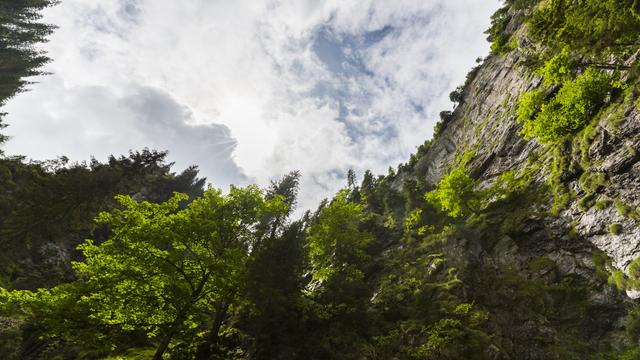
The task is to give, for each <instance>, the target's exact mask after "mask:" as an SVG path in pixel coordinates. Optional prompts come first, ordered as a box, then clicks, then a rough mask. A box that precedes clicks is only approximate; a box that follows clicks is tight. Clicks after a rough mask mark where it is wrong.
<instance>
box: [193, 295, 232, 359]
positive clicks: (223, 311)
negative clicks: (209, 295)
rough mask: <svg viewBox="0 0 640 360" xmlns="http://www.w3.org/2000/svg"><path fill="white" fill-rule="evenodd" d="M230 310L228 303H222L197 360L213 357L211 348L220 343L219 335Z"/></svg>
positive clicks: (197, 353) (198, 350) (199, 346)
mask: <svg viewBox="0 0 640 360" xmlns="http://www.w3.org/2000/svg"><path fill="white" fill-rule="evenodd" d="M228 309H229V305H228V304H227V302H226V301H222V302H221V303H220V307H219V309H218V311H217V312H216V317H215V319H214V321H213V325H211V329H210V330H209V335H207V338H206V340H205V341H204V342H203V343H201V344H200V345H198V349H197V350H196V357H195V359H196V360H209V358H210V357H211V348H212V347H213V346H214V345H216V344H217V343H218V333H219V332H220V328H221V327H222V323H223V322H224V318H225V317H226V316H227V310H228Z"/></svg>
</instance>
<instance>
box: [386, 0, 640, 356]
mask: <svg viewBox="0 0 640 360" xmlns="http://www.w3.org/2000/svg"><path fill="white" fill-rule="evenodd" d="M506 9H507V10H508V11H509V14H510V15H509V19H510V20H511V21H510V22H509V23H508V24H507V25H506V26H505V28H507V30H505V31H507V32H508V33H509V34H510V35H511V37H512V39H511V40H512V42H513V43H516V44H517V46H514V49H511V50H509V51H506V52H503V53H502V54H492V55H490V56H489V57H487V58H486V59H485V60H484V62H483V63H482V64H481V65H479V66H478V67H477V68H476V69H474V70H473V71H472V73H470V75H469V78H468V81H467V83H466V84H465V86H464V88H461V89H459V90H458V91H459V94H458V95H459V96H461V97H462V100H461V101H460V103H459V104H458V105H457V107H456V108H455V110H454V111H453V113H452V114H451V115H450V116H445V118H444V124H442V125H441V126H442V127H441V129H440V131H439V133H438V134H437V136H436V137H435V139H434V140H433V141H431V142H430V143H427V144H426V145H425V147H424V148H423V149H421V150H420V151H419V153H418V156H416V157H415V158H414V159H413V161H412V162H410V163H409V164H408V165H404V166H401V167H400V169H399V171H398V174H397V175H395V176H394V177H393V180H392V187H393V188H395V189H398V190H400V189H402V188H403V187H404V188H406V183H407V181H409V180H412V181H417V182H424V183H425V184H426V185H425V187H426V188H427V189H431V188H433V187H434V186H436V185H437V184H438V182H439V181H440V180H441V179H442V178H443V177H444V176H445V175H447V174H448V173H449V172H450V171H452V169H455V168H456V167H459V166H463V167H464V168H465V169H466V170H467V171H468V173H469V175H470V176H471V177H472V178H474V179H477V180H478V185H477V188H478V189H488V188H491V186H493V185H494V184H495V183H496V181H497V180H498V179H499V177H500V175H502V174H504V173H505V172H509V171H512V172H514V173H515V174H520V175H524V174H526V176H527V177H528V178H529V181H530V183H529V184H528V185H527V189H528V190H527V191H528V192H529V193H530V194H533V193H536V192H537V194H538V195H535V196H534V198H533V199H532V198H526V197H525V198H520V199H519V200H515V201H514V202H512V203H510V204H506V205H505V204H498V206H497V207H492V206H489V207H488V208H487V209H486V210H485V211H484V212H483V215H482V216H481V217H482V220H480V221H479V220H477V219H476V220H471V221H467V224H466V225H465V226H467V227H468V232H467V233H466V234H463V235H460V234H456V235H455V236H453V237H450V236H447V235H444V236H443V238H446V240H445V241H446V243H447V245H445V246H444V247H443V249H444V250H443V253H444V254H445V256H446V257H447V259H448V261H449V262H450V263H451V264H453V265H455V268H456V269H457V271H458V272H459V277H460V278H461V279H462V280H463V282H464V284H465V285H464V292H465V295H466V296H467V297H468V298H469V299H471V300H470V301H473V302H474V303H475V304H477V305H480V306H482V307H484V308H485V309H487V310H488V311H489V313H490V314H492V315H491V318H490V322H491V323H492V324H491V326H490V327H491V330H490V331H489V332H490V333H491V334H492V335H494V336H495V339H499V340H497V342H496V344H497V345H496V346H497V347H496V352H495V358H502V356H504V358H514V359H515V358H517V359H550V358H558V359H561V358H562V359H565V358H577V357H579V356H580V355H578V354H580V353H582V354H583V355H587V354H588V356H594V357H595V356H597V355H595V354H596V353H597V352H600V351H602V352H607V351H609V350H611V349H622V348H623V347H625V344H628V341H629V340H628V339H627V336H626V335H625V328H627V329H626V331H627V333H628V332H629V329H628V324H629V322H631V321H633V320H632V319H631V318H630V317H629V316H628V309H630V308H631V307H632V306H633V304H634V301H633V300H632V298H633V297H635V296H636V294H637V293H636V292H635V291H634V290H633V289H632V287H630V286H626V290H627V292H626V295H627V296H625V292H624V291H622V290H624V288H625V285H624V283H625V282H624V280H620V279H624V278H625V277H626V276H625V275H623V273H624V274H628V273H629V272H630V270H631V272H633V270H634V269H632V267H633V266H632V265H631V264H632V261H633V260H634V259H636V258H638V256H640V228H639V226H638V216H637V210H636V209H637V208H638V206H640V198H639V197H638V194H640V162H639V160H640V158H639V157H638V149H639V147H640V110H639V109H638V101H637V97H638V89H637V85H636V83H635V80H631V83H632V85H630V86H629V87H626V88H625V89H624V92H622V91H621V92H620V93H615V92H613V93H610V94H608V95H607V97H606V99H604V101H603V102H604V104H603V105H602V108H601V109H600V110H599V111H598V112H597V113H596V114H594V115H593V116H592V119H591V120H590V123H589V124H588V126H587V127H585V128H584V129H582V130H581V131H579V132H576V133H575V134H573V135H571V136H569V137H567V138H566V139H564V140H563V141H562V142H560V143H557V144H541V143H540V142H538V141H537V139H535V138H534V139H530V140H525V139H524V138H523V137H522V136H521V135H519V134H520V132H521V130H522V124H521V123H518V121H517V118H518V115H517V110H518V99H519V98H520V97H521V95H522V94H524V93H526V92H531V91H534V90H536V89H545V88H544V86H543V78H542V76H541V75H540V74H539V73H536V72H534V71H532V68H531V66H530V64H529V63H530V58H531V53H532V51H535V50H538V49H540V45H539V44H538V45H536V44H533V45H532V44H531V43H530V40H529V39H528V38H527V35H526V33H527V31H526V29H525V25H524V24H523V23H522V21H521V19H522V14H523V12H522V11H521V10H518V9H514V8H513V6H511V7H509V6H507V7H506ZM532 49H533V50H532ZM636 56H637V52H636V53H635V54H633V55H632V56H628V55H627V56H626V57H623V58H622V59H621V62H622V63H623V64H624V65H623V66H622V67H625V66H626V67H628V68H625V69H627V70H628V69H631V68H633V67H634V66H635V62H636ZM604 71H608V72H609V73H613V72H614V71H613V70H604ZM629 71H630V70H629ZM630 76H631V75H629V74H628V72H625V71H624V70H623V72H622V78H623V79H629V77H630ZM557 90H558V86H556V87H555V88H554V87H552V89H551V90H546V89H545V91H547V96H553V94H554V93H553V92H557ZM516 176H518V175H516ZM505 222H508V227H509V228H505ZM618 271H622V273H620V272H618ZM611 273H613V274H614V276H612V275H611ZM616 276H617V278H618V281H616ZM616 283H617V285H618V287H616V286H615V284H616ZM631 341H632V342H633V341H634V340H631ZM498 348H499V349H500V350H497V349H498ZM601 356H605V358H609V356H613V355H601Z"/></svg>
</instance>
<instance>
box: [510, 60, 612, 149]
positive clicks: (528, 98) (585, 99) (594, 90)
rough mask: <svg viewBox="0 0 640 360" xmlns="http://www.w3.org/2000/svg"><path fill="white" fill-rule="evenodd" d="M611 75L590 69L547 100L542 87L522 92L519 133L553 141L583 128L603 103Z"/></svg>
mask: <svg viewBox="0 0 640 360" xmlns="http://www.w3.org/2000/svg"><path fill="white" fill-rule="evenodd" d="M611 86H612V85H611V77H610V76H609V75H607V74H606V73H604V72H602V71H599V70H597V69H595V68H589V69H587V70H586V71H585V72H584V73H582V74H581V75H579V76H578V77H576V78H575V79H573V80H570V81H567V82H565V83H564V85H563V86H562V88H561V89H560V91H559V92H558V94H557V95H556V96H554V97H553V98H552V99H551V100H549V101H548V102H545V101H544V94H543V92H542V91H541V90H535V91H533V92H531V93H527V94H525V95H524V96H523V97H521V99H520V100H519V101H518V122H519V123H521V124H523V126H522V130H521V132H520V133H521V134H522V135H523V136H524V137H525V138H526V139H530V138H533V137H536V138H538V139H539V140H540V141H541V142H544V143H554V142H557V141H559V140H561V139H564V138H566V137H567V136H568V135H573V134H575V133H577V132H578V131H580V130H582V129H583V128H584V127H585V126H586V125H587V124H588V123H589V121H590V119H591V116H593V115H595V112H596V111H597V110H598V109H599V108H600V106H602V104H603V103H604V100H605V98H606V96H607V94H608V92H609V91H610V90H611Z"/></svg>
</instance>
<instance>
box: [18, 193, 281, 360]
mask: <svg viewBox="0 0 640 360" xmlns="http://www.w3.org/2000/svg"><path fill="white" fill-rule="evenodd" d="M186 200H187V196H186V195H182V194H176V195H175V196H174V197H172V198H171V199H169V200H168V201H166V202H164V203H161V204H153V203H149V202H137V201H135V200H133V199H132V198H131V197H128V196H119V197H118V201H119V203H120V205H121V206H122V209H116V210H113V211H111V212H104V213H101V214H100V215H99V216H98V219H97V220H98V222H99V223H103V224H108V225H109V226H110V227H111V230H112V234H113V235H112V236H111V237H110V238H109V239H108V240H107V241H105V242H104V243H102V244H100V245H96V244H94V242H93V241H90V240H89V241H87V242H86V243H84V244H82V245H81V246H80V249H81V251H82V252H83V254H84V256H85V258H86V260H85V261H84V262H76V263H74V268H75V270H76V272H77V275H78V277H79V282H80V283H81V284H82V285H83V286H82V287H81V289H89V291H88V292H85V293H81V294H75V296H76V297H77V298H78V306H79V307H80V308H83V309H87V310H88V316H89V318H90V319H93V320H94V321H96V322H97V323H99V324H102V325H103V326H106V327H110V328H117V329H119V330H120V331H124V332H127V331H129V332H134V331H139V330H142V331H144V332H145V333H146V334H147V336H148V337H150V338H153V339H156V340H157V349H156V352H155V355H154V359H161V358H162V355H163V354H164V352H165V351H166V350H167V348H168V346H169V344H170V343H171V341H172V340H173V339H174V338H176V337H178V336H180V335H183V334H186V333H187V332H188V333H190V334H194V333H195V334H200V335H201V336H204V339H203V340H201V344H206V347H205V346H200V347H199V349H198V353H199V354H200V356H203V357H204V358H207V357H208V354H209V351H210V347H212V346H214V345H215V344H216V340H217V337H218V334H219V331H220V329H221V327H222V326H223V324H224V321H225V320H226V319H227V316H226V314H227V311H228V309H229V307H230V306H232V305H233V304H234V303H236V302H237V301H239V297H240V296H241V292H242V290H243V289H244V284H245V281H246V273H247V269H246V263H247V259H248V257H249V255H250V253H251V249H252V247H253V246H254V245H255V241H256V233H255V228H256V225H257V224H258V223H259V222H260V221H261V220H263V219H265V218H267V217H274V216H280V215H281V214H283V213H286V212H287V205H286V204H285V203H284V202H283V201H282V200H281V197H276V198H274V199H272V200H265V199H264V196H263V193H262V191H261V190H260V189H258V188H257V187H255V186H250V187H247V188H233V187H232V188H231V191H230V192H229V194H228V195H222V193H221V192H220V191H219V190H215V189H209V190H207V191H206V192H205V193H204V195H203V197H201V198H199V199H196V200H194V201H193V202H191V203H190V204H189V205H187V206H186V207H184V208H183V207H182V204H183V203H184V201H186ZM58 292H60V290H59V289H56V288H54V290H51V292H48V291H41V292H40V293H41V294H44V295H46V296H41V298H50V299H52V300H53V301H54V302H55V300H56V299H57V298H56V297H52V296H51V294H52V293H58ZM16 293H17V294H20V292H16ZM72 294H73V293H72ZM16 296H18V295H16ZM68 296H73V295H68ZM40 301H42V300H40ZM32 303H34V302H32ZM191 341H192V342H193V339H191ZM196 343H197V341H196Z"/></svg>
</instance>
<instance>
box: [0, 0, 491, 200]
mask: <svg viewBox="0 0 640 360" xmlns="http://www.w3.org/2000/svg"><path fill="white" fill-rule="evenodd" d="M497 6H498V2H497V1H493V2H492V1H489V2H487V1H485V0H466V1H462V0H461V1H446V0H431V1H425V0H421V1H417V0H416V1H411V0H400V1H394V2H380V1H373V0H358V1H356V0H341V1H338V0H334V1H322V2H321V1H316V0H305V1H254V0H244V1H241V0H237V1H209V0H191V1H179V2H178V1H171V0H137V1H136V0H100V1H88V0H65V1H63V2H62V4H61V5H59V6H57V7H55V8H52V9H49V10H48V11H47V13H46V18H45V20H47V21H49V22H51V23H54V24H56V25H58V26H59V27H60V28H59V29H58V31H57V32H56V33H55V34H54V35H53V36H52V38H51V41H50V43H48V44H47V45H46V46H45V48H46V50H47V51H48V52H49V54H50V55H51V57H52V58H53V59H54V61H53V62H52V63H51V64H50V65H48V68H47V70H49V71H51V72H53V73H54V74H55V75H52V76H48V77H44V78H42V79H40V80H39V81H40V84H38V85H35V86H33V90H32V91H30V92H28V93H25V94H21V95H20V96H18V97H16V98H15V99H13V100H12V101H11V102H10V103H9V104H8V105H7V108H6V110H7V111H8V112H9V114H10V115H9V116H8V117H7V119H6V120H7V122H8V123H10V124H11V127H10V128H9V129H8V131H7V132H8V133H9V134H10V135H13V139H12V140H11V141H10V142H9V143H8V144H7V145H6V146H5V150H6V152H8V153H21V154H26V155H28V156H32V157H34V158H50V157H53V156H55V155H58V154H66V155H68V156H69V157H71V158H72V159H83V158H87V157H88V156H89V155H97V156H98V157H104V156H106V154H108V153H122V152H126V151H128V150H129V149H139V148H142V147H145V146H148V147H159V148H168V150H170V153H171V159H172V160H174V161H176V162H177V165H178V166H181V167H185V166H187V165H190V164H191V163H196V164H198V165H200V166H201V168H202V169H203V172H204V175H206V176H208V177H209V179H210V180H211V181H213V182H214V185H216V186H223V187H226V185H227V184H229V183H240V184H243V183H246V182H247V181H257V182H258V183H261V184H265V183H266V182H267V181H268V179H270V178H273V177H277V176H279V175H281V174H283V173H286V172H288V171H290V170H294V169H299V170H301V171H302V173H303V175H304V178H303V184H302V186H303V188H302V192H301V203H302V205H303V206H306V207H313V206H315V203H316V202H317V200H319V199H320V198H322V197H325V196H329V195H331V193H333V192H335V191H336V190H337V189H338V188H339V187H340V186H342V185H344V182H345V180H344V179H343V176H344V174H345V173H346V170H347V169H348V168H354V169H356V170H357V171H359V172H362V171H364V169H367V168H370V169H372V170H374V171H375V172H384V171H385V169H386V168H387V167H388V166H389V165H396V164H397V163H398V162H401V161H405V160H406V158H407V157H408V155H409V153H411V152H412V151H413V150H414V149H415V147H416V146H417V145H418V144H420V143H422V142H423V141H424V140H425V139H426V138H427V137H429V136H430V134H431V129H432V128H433V124H434V123H435V122H436V121H437V113H438V112H439V110H442V109H443V108H445V107H449V106H450V105H449V104H448V101H447V93H448V91H450V90H451V89H452V88H453V87H455V85H457V84H459V83H461V82H462V81H463V79H464V75H465V74H466V73H467V71H468V70H469V69H470V68H471V66H472V65H473V61H474V59H475V57H476V56H480V55H484V54H485V53H486V52H487V49H488V45H487V44H486V42H485V41H484V35H483V34H482V31H483V30H484V29H485V28H487V27H488V23H489V15H490V14H491V12H492V11H493V10H495V8H497ZM227 130H228V131H227ZM234 140H235V142H234ZM234 146H235V147H234ZM245 175H246V177H245Z"/></svg>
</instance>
